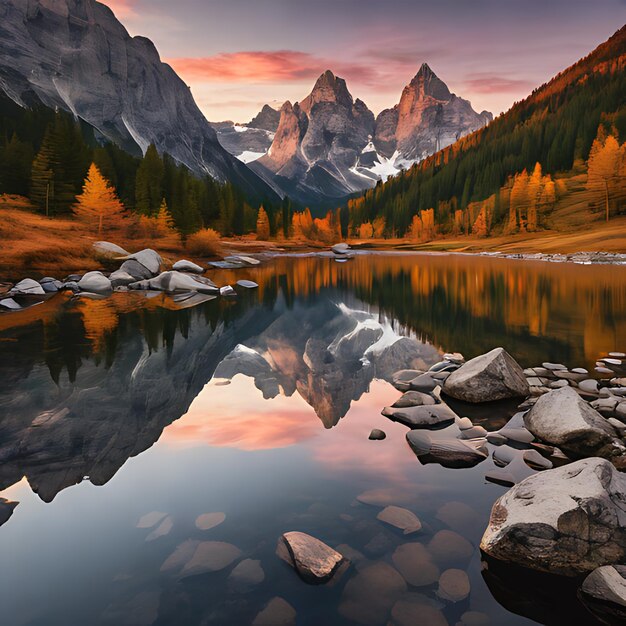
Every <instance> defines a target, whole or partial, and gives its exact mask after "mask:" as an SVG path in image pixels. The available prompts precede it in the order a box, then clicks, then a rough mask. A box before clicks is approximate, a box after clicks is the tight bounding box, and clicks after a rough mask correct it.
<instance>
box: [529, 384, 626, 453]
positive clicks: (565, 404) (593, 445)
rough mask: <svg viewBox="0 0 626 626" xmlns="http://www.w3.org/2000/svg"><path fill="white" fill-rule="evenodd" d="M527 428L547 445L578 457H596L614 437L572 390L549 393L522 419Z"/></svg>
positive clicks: (601, 419) (611, 428) (611, 431)
mask: <svg viewBox="0 0 626 626" xmlns="http://www.w3.org/2000/svg"><path fill="white" fill-rule="evenodd" d="M524 423H525V424H526V428H528V430H529V431H530V432H531V433H533V435H535V436H536V437H538V438H539V439H541V440H542V441H546V442H547V443H551V444H553V445H556V446H559V447H561V448H563V449H565V450H571V451H573V452H576V453H579V454H595V453H596V452H597V451H598V450H599V449H600V448H601V447H602V446H604V445H606V444H608V443H611V442H612V441H613V439H615V437H616V435H617V433H616V431H615V429H614V428H613V427H612V426H611V425H610V424H609V423H608V422H607V421H606V419H605V418H604V417H602V416H601V415H600V414H599V413H598V412H597V411H596V410H594V409H593V408H592V407H591V406H589V404H587V403H586V402H585V401H584V400H583V399H582V398H581V397H580V396H579V395H578V393H576V391H575V390H574V389H572V388H571V387H564V388H563V389H557V390H554V391H550V392H549V393H547V394H546V395H544V396H542V397H541V398H539V400H537V402H536V403H535V405H534V406H533V407H532V409H530V411H528V413H527V414H526V415H525V416H524Z"/></svg>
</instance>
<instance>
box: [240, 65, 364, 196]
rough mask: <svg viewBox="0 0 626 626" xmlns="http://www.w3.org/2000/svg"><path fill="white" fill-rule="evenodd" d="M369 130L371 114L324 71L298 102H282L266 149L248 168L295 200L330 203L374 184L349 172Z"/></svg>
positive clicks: (330, 73) (341, 83) (332, 75)
mask: <svg viewBox="0 0 626 626" xmlns="http://www.w3.org/2000/svg"><path fill="white" fill-rule="evenodd" d="M373 133H374V115H373V113H372V112H371V111H370V110H369V109H368V108H367V106H366V105H365V104H364V103H363V102H362V101H361V100H358V99H357V100H356V101H355V100H353V98H352V95H351V94H350V92H349V91H348V88H347V86H346V82H345V80H343V79H342V78H338V77H336V76H335V75H334V74H333V73H332V72H331V71H330V70H329V71H326V72H324V74H322V75H321V76H320V77H319V78H318V80H317V82H316V83H315V86H314V87H313V90H312V91H311V93H310V94H309V95H308V96H307V97H306V98H305V99H304V100H303V101H302V102H301V103H296V104H294V105H292V104H291V103H290V102H286V103H285V104H284V105H283V107H282V109H281V112H280V121H279V124H278V129H277V131H276V136H275V137H274V141H273V142H272V145H271V147H270V149H269V151H268V153H267V154H266V155H265V156H263V157H261V158H260V159H258V160H257V161H254V162H253V163H251V164H250V167H251V168H252V169H253V170H254V171H255V172H257V173H258V174H259V175H260V176H261V177H262V178H264V179H265V180H266V181H268V182H269V183H270V184H272V185H273V186H274V188H275V189H276V190H277V191H279V192H281V193H282V194H287V195H289V196H290V197H291V198H293V199H295V200H298V201H300V202H303V203H310V202H311V201H313V202H316V201H317V202H318V203H319V202H324V201H329V200H330V201H332V200H334V199H336V198H340V197H342V196H346V195H348V194H350V193H354V192H356V191H359V190H361V189H364V188H366V187H368V186H370V185H372V184H373V181H372V180H371V179H368V180H365V182H364V176H362V175H360V174H359V173H358V172H356V171H355V170H354V168H355V166H356V164H357V162H358V158H359V155H360V153H361V151H362V150H363V148H364V147H365V146H366V145H367V143H368V142H369V139H370V138H371V136H372V135H373Z"/></svg>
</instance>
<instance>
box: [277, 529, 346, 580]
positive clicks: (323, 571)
mask: <svg viewBox="0 0 626 626" xmlns="http://www.w3.org/2000/svg"><path fill="white" fill-rule="evenodd" d="M282 539H283V541H284V542H285V544H286V545H287V548H289V553H290V554H291V557H292V559H293V563H294V566H295V568H296V570H297V571H298V573H299V574H300V576H301V577H302V579H303V580H304V581H306V582H309V583H322V582H326V581H327V580H329V579H330V578H331V577H332V575H333V574H334V573H335V571H336V570H337V568H338V567H339V565H340V564H341V563H342V561H343V560H344V558H343V556H342V555H341V554H339V552H337V551H336V550H333V549H332V548H331V547H330V546H327V545H326V544H325V543H324V542H322V541H320V540H319V539H316V538H315V537H311V535H307V534H306V533H301V532H297V531H291V532H288V533H285V534H284V535H283V536H282Z"/></svg>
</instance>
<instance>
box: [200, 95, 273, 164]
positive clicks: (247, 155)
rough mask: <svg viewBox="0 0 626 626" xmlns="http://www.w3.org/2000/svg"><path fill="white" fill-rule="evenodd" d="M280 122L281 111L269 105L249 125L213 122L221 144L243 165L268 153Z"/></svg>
mask: <svg viewBox="0 0 626 626" xmlns="http://www.w3.org/2000/svg"><path fill="white" fill-rule="evenodd" d="M279 122H280V111H277V110H276V109H272V107H271V106H269V105H268V104H266V105H264V106H263V108H262V109H261V111H260V112H259V113H257V115H256V116H255V117H254V118H253V119H252V120H251V121H250V122H248V123H247V124H236V123H235V122H231V121H228V122H213V123H212V124H211V126H213V128H214V129H215V132H216V133H217V138H218V139H219V142H220V144H221V145H222V146H223V147H224V148H225V149H226V150H228V152H230V153H231V154H232V155H234V156H236V157H237V158H238V159H239V160H240V161H242V162H243V163H249V162H250V161H254V160H256V159H258V158H260V157H262V156H263V155H264V154H266V153H267V151H268V150H269V147H270V146H271V145H272V141H273V140H274V135H275V134H276V130H277V129H278V123H279Z"/></svg>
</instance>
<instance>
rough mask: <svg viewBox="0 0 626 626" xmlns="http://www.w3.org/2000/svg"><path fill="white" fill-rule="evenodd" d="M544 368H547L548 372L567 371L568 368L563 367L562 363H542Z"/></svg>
mask: <svg viewBox="0 0 626 626" xmlns="http://www.w3.org/2000/svg"><path fill="white" fill-rule="evenodd" d="M541 365H542V366H543V367H545V369H547V370H551V371H553V372H554V371H557V370H566V369H567V367H565V365H563V364H562V363H542V364H541Z"/></svg>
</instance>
